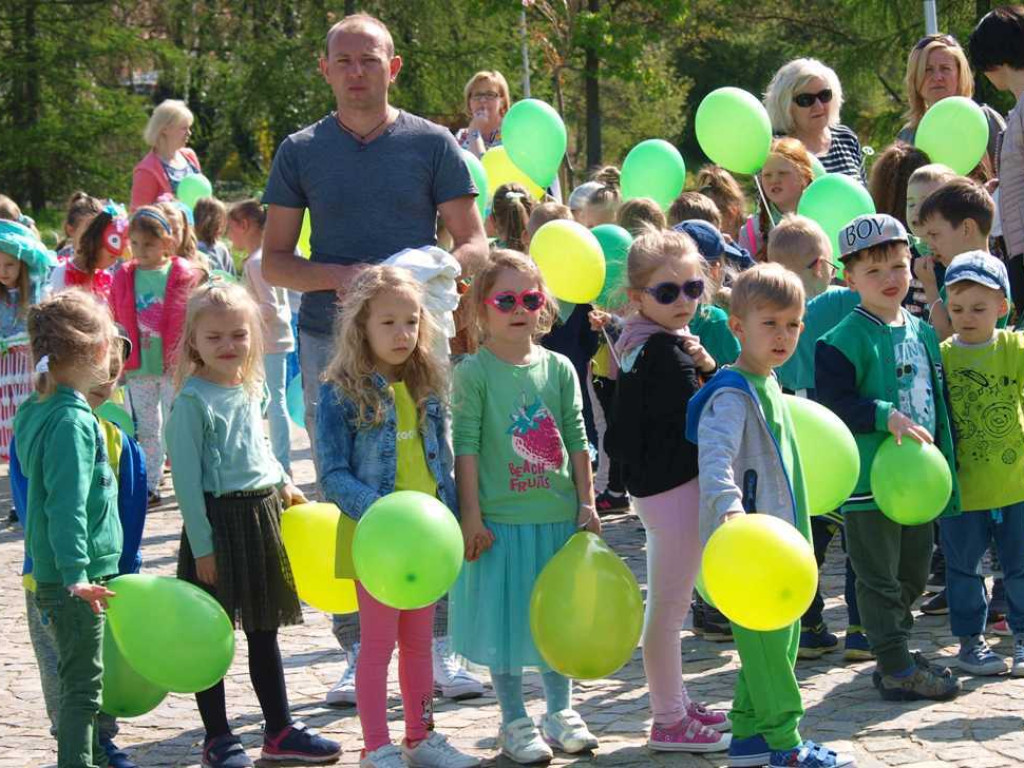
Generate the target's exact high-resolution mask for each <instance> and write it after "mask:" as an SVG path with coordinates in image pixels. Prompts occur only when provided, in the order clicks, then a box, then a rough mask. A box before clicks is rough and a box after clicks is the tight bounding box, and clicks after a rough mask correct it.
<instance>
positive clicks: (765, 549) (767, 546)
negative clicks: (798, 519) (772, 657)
mask: <svg viewBox="0 0 1024 768" xmlns="http://www.w3.org/2000/svg"><path fill="white" fill-rule="evenodd" d="M703 575H704V584H705V585H706V586H707V590H708V592H709V593H710V595H709V596H710V597H711V600H712V601H713V602H714V604H715V606H717V608H718V610H720V611H721V612H722V613H724V614H725V615H726V616H727V617H728V618H729V620H730V621H732V622H734V623H736V624H738V625H740V626H741V627H746V628H747V629H752V630H756V631H759V632H771V631H773V630H776V629H782V628H783V627H787V626H789V625H790V624H792V623H793V622H795V621H798V620H799V619H800V617H801V616H803V615H804V613H805V612H806V611H807V608H808V607H809V606H810V604H811V600H812V599H813V598H814V590H815V589H816V588H817V586H818V564H817V563H816V562H815V560H814V549H813V548H812V547H811V545H810V542H808V541H807V539H805V538H804V537H803V535H802V534H801V533H800V531H798V530H797V529H796V528H794V527H793V526H792V525H790V524H789V523H787V522H785V521H784V520H781V519H779V518H777V517H772V516H770V515H766V514H751V515H741V516H740V517H738V518H734V519H732V520H730V521H729V522H727V523H725V524H724V525H722V526H721V527H720V528H719V529H718V530H717V531H715V532H714V534H713V535H712V536H711V538H710V539H709V540H708V543H707V545H706V546H705V547H704V560H703Z"/></svg>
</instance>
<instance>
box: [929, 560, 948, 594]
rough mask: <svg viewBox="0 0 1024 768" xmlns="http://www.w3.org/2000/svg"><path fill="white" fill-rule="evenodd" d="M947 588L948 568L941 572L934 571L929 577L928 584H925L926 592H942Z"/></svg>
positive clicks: (943, 567) (942, 569) (940, 570)
mask: <svg viewBox="0 0 1024 768" xmlns="http://www.w3.org/2000/svg"><path fill="white" fill-rule="evenodd" d="M945 588H946V566H945V565H943V566H942V568H941V569H939V570H933V571H932V572H931V574H930V575H929V576H928V583H927V584H925V586H924V589H925V592H942V591H943V590H944V589H945Z"/></svg>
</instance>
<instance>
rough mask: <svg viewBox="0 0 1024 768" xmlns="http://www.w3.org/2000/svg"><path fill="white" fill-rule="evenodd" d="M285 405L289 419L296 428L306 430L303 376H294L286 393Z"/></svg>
mask: <svg viewBox="0 0 1024 768" xmlns="http://www.w3.org/2000/svg"><path fill="white" fill-rule="evenodd" d="M284 404H285V408H286V409H287V411H288V418H289V419H291V420H292V424H294V425H295V426H296V427H301V428H302V429H305V428H306V401H305V399H304V398H303V396H302V374H301V373H300V374H298V375H297V376H293V377H292V380H291V381H289V382H288V387H287V388H286V389H285V391H284Z"/></svg>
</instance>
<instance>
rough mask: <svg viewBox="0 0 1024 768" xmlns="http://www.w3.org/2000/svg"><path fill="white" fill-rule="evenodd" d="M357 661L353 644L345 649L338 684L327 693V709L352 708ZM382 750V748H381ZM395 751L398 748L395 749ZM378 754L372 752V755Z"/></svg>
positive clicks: (357, 650)
mask: <svg viewBox="0 0 1024 768" xmlns="http://www.w3.org/2000/svg"><path fill="white" fill-rule="evenodd" d="M358 660H359V643H353V644H352V647H351V648H346V649H345V661H346V666H345V671H344V672H342V673H341V677H340V678H338V682H336V683H335V684H334V687H333V688H331V690H329V691H328V692H327V696H325V697H324V703H325V704H327V706H329V707H352V706H355V703H356V662H357V661H358ZM381 749H383V747H381ZM395 749H396V750H397V749H398V747H395ZM377 752H380V749H376V750H374V752H373V754H376V753H377Z"/></svg>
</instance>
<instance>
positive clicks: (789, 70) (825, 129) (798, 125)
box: [764, 59, 866, 184]
mask: <svg viewBox="0 0 1024 768" xmlns="http://www.w3.org/2000/svg"><path fill="white" fill-rule="evenodd" d="M764 106H765V108H766V109H767V110H768V116H769V117H770V118H771V121H772V130H773V131H775V134H776V135H777V136H792V137H793V138H795V139H799V140H800V141H801V142H803V145H804V146H805V147H807V151H808V152H810V153H811V154H812V155H814V156H816V157H817V158H818V160H819V161H821V164H822V166H824V168H825V170H826V171H827V172H828V173H844V174H846V175H847V176H853V177H854V178H855V179H857V180H858V181H860V183H861V184H866V177H865V175H864V155H863V153H862V152H861V146H860V140H859V139H858V138H857V134H855V133H854V132H853V131H852V130H850V129H849V128H847V127H846V126H845V125H841V124H840V123H839V110H840V109H841V108H842V106H843V87H842V85H840V83H839V77H838V76H837V75H836V73H835V72H834V71H833V70H832V69H831V68H830V67H827V66H825V65H824V64H822V63H821V62H820V61H818V60H817V59H793V60H792V61H790V62H787V63H786V64H783V65H782V67H781V68H780V69H779V71H778V72H776V73H775V77H773V78H772V80H771V82H770V83H768V89H767V90H766V91H765V94H764Z"/></svg>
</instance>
